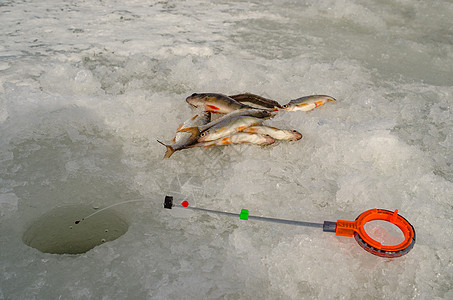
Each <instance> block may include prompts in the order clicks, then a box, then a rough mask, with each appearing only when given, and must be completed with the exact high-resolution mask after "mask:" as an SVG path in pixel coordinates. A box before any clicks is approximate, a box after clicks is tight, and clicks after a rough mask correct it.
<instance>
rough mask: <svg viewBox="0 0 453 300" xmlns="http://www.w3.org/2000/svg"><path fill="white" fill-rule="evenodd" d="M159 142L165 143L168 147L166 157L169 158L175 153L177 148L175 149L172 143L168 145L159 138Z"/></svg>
mask: <svg viewBox="0 0 453 300" xmlns="http://www.w3.org/2000/svg"><path fill="white" fill-rule="evenodd" d="M157 142H159V143H160V144H162V145H164V146H165V147H167V152H165V155H164V159H167V158H169V157H170V156H172V155H173V153H175V151H176V150H174V149H173V148H172V147H171V146H170V145H166V144H164V143H162V142H161V141H159V140H157Z"/></svg>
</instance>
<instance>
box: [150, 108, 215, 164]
mask: <svg viewBox="0 0 453 300" xmlns="http://www.w3.org/2000/svg"><path fill="white" fill-rule="evenodd" d="M210 119H211V113H210V112H208V111H204V112H201V113H198V114H196V115H195V116H193V117H192V118H190V119H188V120H186V121H185V122H184V123H183V124H182V125H181V126H179V128H178V129H177V130H176V136H175V137H174V138H173V144H171V145H166V144H164V143H162V142H161V141H159V140H158V142H159V143H161V144H162V145H164V146H165V147H167V152H165V155H164V159H166V158H169V157H170V156H172V155H173V153H175V151H178V150H181V149H184V148H185V147H186V146H189V145H192V144H194V143H196V142H197V139H198V136H199V132H198V133H197V131H195V130H193V128H197V126H201V125H204V124H206V123H208V122H209V120H210Z"/></svg>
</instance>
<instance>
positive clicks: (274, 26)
mask: <svg viewBox="0 0 453 300" xmlns="http://www.w3.org/2000/svg"><path fill="white" fill-rule="evenodd" d="M0 19H1V24H2V26H1V27H0V299H126V298H127V299H219V298H220V299H365V298H372V299H380V298H385V299H452V298H453V262H452V249H453V224H452V223H453V200H452V195H453V166H452V164H453V152H452V148H453V113H452V106H453V67H452V66H453V35H452V32H453V22H452V20H453V4H452V3H451V1H446V0H440V1H435V2H431V1H409V0H397V1H382V0H381V1H378V0H375V1H361V0H353V1H342V0H340V1H338V0H323V1H310V0H307V1H254V2H253V1H252V2H250V1H196V0H190V1H185V2H183V1H144V0H135V1H118V0H100V1H76V0H73V1H69V0H67V1H57V0H46V1H16V0H13V1H2V2H1V3H0ZM195 92H218V93H224V94H228V95H234V94H238V93H243V92H251V93H255V94H258V95H261V96H265V97H268V98H272V99H275V100H277V101H279V102H280V103H281V104H285V103H287V102H288V101H289V100H290V99H294V98H297V97H301V96H305V95H310V94H326V95H331V96H333V97H335V98H336V99H337V102H336V103H329V104H326V105H325V106H322V107H320V108H317V109H316V110H313V111H312V112H310V113H305V112H293V113H290V112H282V113H280V114H279V115H278V116H276V117H275V118H274V119H272V120H270V121H269V124H270V125H273V126H278V127H282V128H288V129H296V130H298V131H299V132H301V133H302V134H303V138H302V139H301V140H299V141H296V142H277V143H275V144H273V145H271V146H266V147H260V146H252V145H239V146H229V147H221V148H209V149H191V150H184V151H178V152H176V153H175V154H174V155H173V156H172V157H171V159H169V160H166V161H163V160H162V157H163V155H164V153H165V147H163V146H162V145H160V144H158V143H157V142H156V139H159V140H162V141H165V142H170V139H171V138H173V136H174V133H175V130H176V128H177V127H178V126H179V125H180V123H181V122H182V121H184V120H186V119H187V118H189V117H190V116H192V115H193V111H192V110H191V108H190V107H189V105H188V104H187V103H186V102H185V98H186V97H187V96H189V95H191V94H192V93H195ZM165 195H173V196H174V197H175V201H182V200H188V201H189V202H190V204H191V205H192V206H198V207H204V208H208V209H215V210H221V211H230V212H239V211H240V210H241V209H243V208H246V209H248V210H249V211H250V213H251V214H253V215H262V216H269V217H276V218H286V219H293V220H302V221H312V222H322V221H324V220H330V221H335V220H336V219H344V220H354V219H355V218H356V217H357V216H358V215H359V214H360V213H361V212H363V211H365V210H367V209H370V208H375V207H377V208H384V209H389V210H394V209H398V210H399V212H400V214H401V215H403V216H404V217H406V218H407V219H408V220H409V221H410V222H411V223H412V225H413V226H414V228H415V230H416V232H417V243H416V244H415V247H414V248H413V250H412V251H411V252H410V253H409V254H407V255H406V256H403V257H401V258H395V259H383V258H380V257H376V256H373V255H371V254H369V253H367V252H365V251H363V249H362V248H360V247H359V246H358V245H357V243H356V242H355V240H354V239H353V238H346V237H336V236H335V235H333V234H328V233H322V231H321V230H318V229H312V228H304V227H295V226H288V225H278V224H270V223H261V222H253V221H247V222H246V221H241V220H239V219H235V218H231V217H225V216H219V215H209V214H205V213H199V212H192V211H188V210H181V209H179V210H178V209H174V210H171V211H170V210H165V209H163V208H162V202H163V199H164V197H165ZM134 199H148V200H146V201H141V202H140V201H136V202H129V203H127V204H123V205H118V206H115V207H112V208H111V210H110V212H111V213H114V214H116V216H117V217H120V218H121V220H122V221H121V222H124V224H126V225H125V227H127V229H126V231H127V232H126V233H125V234H124V235H122V236H121V237H119V238H118V239H116V240H113V241H108V238H102V242H105V243H103V244H101V245H99V246H97V247H95V248H92V249H91V250H89V251H87V252H86V253H83V254H75V255H69V254H61V255H60V254H48V253H42V252H40V251H38V250H36V249H34V248H32V247H29V246H27V245H26V244H25V243H24V241H23V239H25V240H29V239H30V237H29V236H26V235H25V236H24V233H25V232H26V231H27V230H28V229H29V228H30V226H32V225H33V224H35V223H34V222H36V220H39V218H41V217H42V216H45V218H47V217H48V216H51V215H52V213H50V214H49V212H52V211H54V210H55V209H57V210H59V209H61V207H81V208H83V209H85V211H84V212H83V213H84V214H87V213H88V212H89V211H90V207H91V208H92V209H99V208H102V207H106V206H108V205H112V204H115V203H119V202H121V201H129V200H134ZM87 209H88V210H87ZM74 211H75V210H71V212H72V213H74ZM54 212H55V211H54ZM105 212H107V210H106V211H105ZM80 214H81V213H80ZM101 214H102V212H101V213H99V214H98V215H94V216H93V217H92V218H91V220H93V221H95V220H98V221H99V222H101V221H100V219H96V218H97V217H100V216H101ZM65 216H66V217H61V218H62V219H64V220H62V223H61V224H57V225H55V224H56V223H55V224H54V225H49V226H50V227H53V228H54V229H58V228H60V227H61V228H64V229H65V230H68V232H69V231H70V230H74V229H75V228H72V227H71V226H72V225H74V226H85V225H84V224H85V223H83V222H82V223H80V224H79V225H75V224H73V220H72V216H69V215H65ZM80 217H84V215H81V216H80ZM63 221H64V222H63ZM68 222H69V223H68ZM121 222H119V223H121ZM119 223H118V222H116V223H115V224H119ZM49 224H53V223H49ZM86 224H88V222H87V223H86ZM98 224H101V223H98ZM102 224H104V225H95V226H98V227H99V226H101V227H99V228H102V230H105V233H107V231H108V230H109V229H110V233H111V232H112V230H113V227H114V226H113V225H112V226H113V227H110V225H105V224H107V223H102ZM121 224H123V223H121ZM102 226H104V227H105V229H104V227H102ZM107 227H109V228H107ZM125 227H124V226H123V228H125ZM77 228H79V227H77ZM87 228H88V227H87ZM90 230H91V229H90ZM93 230H94V229H93ZM71 232H72V231H71ZM71 234H72V233H71ZM33 235H34V234H33ZM49 235H50V234H49ZM58 239H62V237H58ZM94 239H101V237H100V236H96V237H94Z"/></svg>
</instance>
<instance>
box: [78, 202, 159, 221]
mask: <svg viewBox="0 0 453 300" xmlns="http://www.w3.org/2000/svg"><path fill="white" fill-rule="evenodd" d="M150 200H153V199H151V198H142V199H134V200H128V201H123V202H119V203H115V204H112V205H109V206H106V207H104V208H102V209H100V210H97V211H95V212H94V213H92V214H89V215H88V216H86V217H84V218H82V219H80V220H76V221H75V222H74V223H75V224H79V223H80V222H82V221H85V220H86V219H88V218H91V217H92V216H94V215H96V214H98V213H100V212H102V211H104V210H106V209H109V208H112V207H114V206H117V205H122V204H126V203H131V202H144V201H150Z"/></svg>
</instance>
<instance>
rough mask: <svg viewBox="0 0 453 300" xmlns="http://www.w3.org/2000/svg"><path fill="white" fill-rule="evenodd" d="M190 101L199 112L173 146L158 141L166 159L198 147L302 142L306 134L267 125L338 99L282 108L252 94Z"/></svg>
mask: <svg viewBox="0 0 453 300" xmlns="http://www.w3.org/2000/svg"><path fill="white" fill-rule="evenodd" d="M186 101H187V103H189V104H190V105H191V106H193V107H195V108H197V109H198V112H197V114H196V115H194V116H193V117H192V118H190V119H188V120H186V121H185V122H184V123H182V124H181V126H179V128H178V129H177V130H176V136H175V137H174V138H173V141H172V144H170V145H166V144H164V143H162V142H160V141H158V142H159V143H161V144H162V145H164V146H165V147H167V152H166V153H165V156H164V158H169V157H170V156H171V155H172V154H173V153H174V152H175V151H178V150H182V149H189V148H194V147H212V146H222V145H230V144H238V143H250V144H256V145H269V144H272V143H274V141H275V140H288V141H296V140H299V139H301V138H302V134H300V133H299V132H298V131H296V130H286V129H278V128H275V127H270V126H267V125H264V124H263V122H264V121H265V120H268V119H270V118H272V117H274V116H275V114H276V113H277V112H278V111H279V110H282V109H283V110H286V111H298V110H299V111H309V110H312V109H314V108H316V107H319V106H321V105H323V104H324V103H326V102H328V101H335V99H334V98H332V97H330V96H326V95H311V96H305V97H301V98H297V99H294V100H291V101H290V102H289V103H288V104H285V105H283V106H282V105H280V104H279V103H278V102H277V101H274V100H271V99H267V98H264V97H261V96H258V95H254V94H250V93H245V94H238V95H233V96H226V95H223V94H215V93H203V94H192V95H191V96H189V97H187V98H186Z"/></svg>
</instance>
